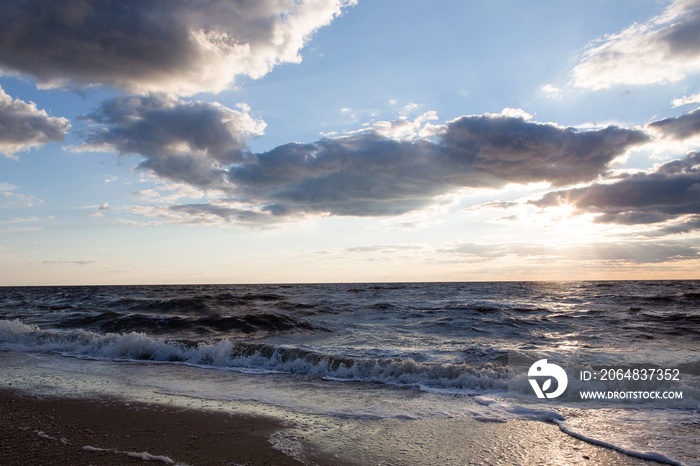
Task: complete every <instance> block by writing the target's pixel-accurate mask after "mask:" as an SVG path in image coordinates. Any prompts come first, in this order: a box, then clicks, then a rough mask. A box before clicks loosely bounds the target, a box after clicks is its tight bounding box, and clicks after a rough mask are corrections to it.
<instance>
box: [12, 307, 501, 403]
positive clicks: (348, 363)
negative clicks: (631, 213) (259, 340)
mask: <svg viewBox="0 0 700 466" xmlns="http://www.w3.org/2000/svg"><path fill="white" fill-rule="evenodd" d="M0 349H4V350H16V351H31V352H48V353H59V354H62V355H66V356H75V357H87V358H99V359H111V360H136V361H143V360H147V361H153V362H165V363H177V364H187V365H192V366H197V367H204V368H218V369H227V370H235V371H241V372H246V373H290V374H301V375H311V376H316V377H321V378H326V379H330V380H356V381H365V382H374V383H384V384H390V385H400V386H413V387H418V388H422V389H424V390H431V389H434V390H446V391H447V390H449V391H450V393H452V394H456V393H459V394H472V393H475V391H478V392H483V391H485V390H505V388H506V387H507V379H506V368H505V367H504V366H499V365H489V364H485V365H483V366H480V367H476V366H472V365H469V364H468V363H420V362H416V361H415V360H413V359H411V358H405V359H399V358H397V359H352V358H348V357H340V356H334V355H331V354H324V353H320V352H316V351H312V350H309V349H304V348H294V347H285V346H278V347H273V346H270V345H257V346H252V345H247V346H246V345H239V344H235V343H234V342H232V341H230V340H228V339H223V340H220V341H218V342H215V343H206V342H200V343H199V344H198V345H197V346H189V345H185V344H183V343H179V342H176V341H168V340H160V339H156V338H153V337H151V336H148V335H146V334H144V333H136V332H132V333H127V334H114V333H108V334H104V335H101V334H97V333H93V332H89V331H85V330H70V331H66V332H49V331H45V330H42V329H40V328H38V327H36V326H30V325H26V324H24V323H22V322H21V321H19V320H13V321H7V320H0Z"/></svg>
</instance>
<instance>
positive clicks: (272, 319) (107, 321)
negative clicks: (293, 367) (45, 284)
mask: <svg viewBox="0 0 700 466" xmlns="http://www.w3.org/2000/svg"><path fill="white" fill-rule="evenodd" d="M54 326H55V327H57V328H64V329H85V328H88V329H96V330H101V331H103V332H147V333H149V334H150V333H155V334H166V333H171V332H179V331H187V332H190V333H197V334H205V333H212V332H214V333H216V334H221V333H231V332H239V333H244V334H251V333H255V332H286V331H292V330H301V331H314V330H321V331H323V330H325V329H323V328H321V327H317V326H314V325H311V324H310V323H308V322H305V321H301V320H297V319H294V318H293V317H290V316H282V315H278V314H272V313H265V312H263V313H253V314H245V315H242V316H211V315H210V316H200V317H187V316H180V315H173V316H162V315H147V314H129V315H123V314H120V313H118V312H114V311H106V312H101V313H99V314H88V315H85V314H75V315H73V316H70V317H63V318H62V319H61V320H60V321H58V322H56V323H55V324H54Z"/></svg>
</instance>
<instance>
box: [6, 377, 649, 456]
mask: <svg viewBox="0 0 700 466" xmlns="http://www.w3.org/2000/svg"><path fill="white" fill-rule="evenodd" d="M355 424H357V425H355ZM298 429H299V428H298V426H297V427H296V428H294V427H293V426H289V425H286V424H285V423H284V422H283V421H281V420H279V419H275V418H271V417H263V416H251V415H244V414H231V413H227V412H216V411H204V410H195V409H187V408H178V407H174V406H165V405H162V404H156V403H144V402H131V401H125V400H122V399H117V398H92V399H90V398H60V397H49V396H36V395H28V394H26V393H25V392H20V391H16V390H11V389H2V390H0V464H3V465H27V464H31V465H65V464H71V465H126V464H143V463H144V461H146V462H147V464H154V465H156V464H180V465H191V466H194V465H229V466H235V465H250V466H254V465H282V466H284V465H299V464H315V465H319V466H325V465H344V464H345V465H349V464H383V465H410V464H426V465H433V464H434V465H438V464H544V463H546V464H579V465H598V464H624V465H642V464H658V463H654V462H648V461H644V460H641V459H639V458H632V457H629V456H626V455H623V454H621V453H619V452H616V451H614V450H610V449H607V448H601V447H598V446H596V445H591V444H588V443H586V442H582V441H579V440H576V439H573V438H571V437H569V436H567V435H565V434H564V433H562V432H560V431H559V429H558V428H557V427H556V426H554V425H551V424H547V423H541V422H527V421H516V422H509V423H505V424H503V423H495V424H494V423H489V422H486V423H484V422H479V421H476V420H473V419H468V418H462V419H435V420H424V421H396V420H389V421H372V420H365V421H357V422H355V423H353V422H350V423H348V422H347V421H345V422H343V423H342V424H341V425H340V426H339V428H338V429H333V430H330V431H326V433H324V434H323V435H321V436H320V437H319V436H315V435H313V434H312V433H311V432H303V429H302V430H301V431H300V430H298ZM295 431H296V435H292V436H291V438H300V439H306V440H303V441H302V442H303V443H304V446H303V454H301V455H297V454H298V453H299V452H298V451H294V449H293V446H294V442H292V443H291V445H288V446H290V449H289V450H286V451H285V452H282V451H279V449H280V445H279V444H278V449H275V448H273V445H272V443H271V441H270V439H271V438H273V439H274V438H278V439H282V440H284V439H285V438H287V437H285V436H286V435H287V434H285V432H295ZM314 437H315V438H314ZM308 440H312V441H311V442H309V441H308ZM281 447H282V449H284V447H285V444H284V442H283V443H282V444H281ZM314 447H315V448H314ZM295 458H297V459H295ZM299 460H301V461H299Z"/></svg>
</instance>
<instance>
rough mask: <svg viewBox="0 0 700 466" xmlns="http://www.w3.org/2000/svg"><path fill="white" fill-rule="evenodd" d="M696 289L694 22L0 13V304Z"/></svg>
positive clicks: (401, 12) (328, 4)
mask: <svg viewBox="0 0 700 466" xmlns="http://www.w3.org/2000/svg"><path fill="white" fill-rule="evenodd" d="M699 271H700V0H675V1H671V0H569V1H566V2H561V1H559V0H541V1H537V2H524V1H515V0H473V1H469V2H458V1H454V0H431V1H430V2H428V1H424V0H423V1H418V0H372V1H370V0H257V1H250V0H152V1H148V2H143V1H142V0H119V1H117V0H100V1H97V0H66V1H62V2H50V1H45V0H22V1H19V0H3V1H2V2H0V285H68V284H158V283H306V282H387V281H490V280H494V281H495V280H586V279H591V280H605V279H699V278H700V273H699Z"/></svg>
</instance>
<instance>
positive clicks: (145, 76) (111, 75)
mask: <svg viewBox="0 0 700 466" xmlns="http://www.w3.org/2000/svg"><path fill="white" fill-rule="evenodd" d="M353 3H354V0H256V1H249V0H197V1H188V0H155V1H148V2H144V1H142V0H64V1H61V2H46V1H43V0H27V1H22V2H2V3H0V67H1V68H2V70H4V72H6V73H8V72H13V73H20V74H24V75H30V76H33V77H34V78H36V80H37V81H38V83H39V84H40V85H41V86H44V87H61V88H70V87H82V86H92V85H106V86H113V87H118V88H121V89H124V90H126V91H129V92H134V93H146V92H174V93H177V94H179V95H191V94H194V93H197V92H204V91H207V92H219V91H222V90H224V89H227V88H229V87H231V85H232V84H233V81H234V79H235V78H236V77H237V76H250V77H252V78H259V77H261V76H263V75H265V74H266V73H268V72H269V71H270V70H271V69H272V68H273V67H274V66H276V65H278V64H280V63H285V62H299V61H300V60H301V57H300V55H299V51H300V49H301V48H302V47H303V46H304V45H305V43H306V41H307V40H308V39H309V37H310V35H311V34H312V33H313V32H315V31H316V30H317V29H318V28H320V27H322V26H325V25H327V24H329V23H330V22H331V21H332V20H333V19H334V18H335V17H336V16H337V15H339V14H340V13H341V9H342V7H344V6H347V5H350V4H353Z"/></svg>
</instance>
